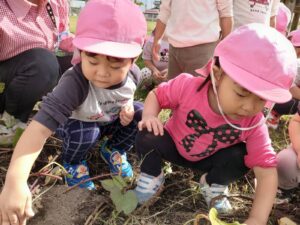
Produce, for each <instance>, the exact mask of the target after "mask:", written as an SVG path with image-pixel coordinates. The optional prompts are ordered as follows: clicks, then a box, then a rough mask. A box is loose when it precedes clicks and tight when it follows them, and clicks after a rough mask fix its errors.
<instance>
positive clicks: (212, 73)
mask: <svg viewBox="0 0 300 225" xmlns="http://www.w3.org/2000/svg"><path fill="white" fill-rule="evenodd" d="M210 77H211V83H212V86H213V91H214V94H215V96H216V99H217V105H218V109H219V111H220V113H221V115H222V117H223V119H224V120H225V121H226V123H227V124H229V125H230V126H231V127H233V128H235V129H238V130H241V131H247V130H252V129H254V128H256V127H258V126H261V125H262V124H264V123H265V122H266V120H267V118H268V117H269V115H270V113H271V111H272V109H273V107H274V103H273V104H272V106H271V107H270V108H269V112H268V114H267V116H266V117H265V118H264V119H263V120H262V121H260V122H258V123H257V124H255V125H253V126H251V127H238V126H236V125H234V124H233V123H231V122H230V121H229V120H228V119H227V117H226V116H225V114H224V112H223V110H222V107H221V104H220V101H219V96H218V92H217V88H216V80H215V75H214V72H213V69H211V71H210Z"/></svg>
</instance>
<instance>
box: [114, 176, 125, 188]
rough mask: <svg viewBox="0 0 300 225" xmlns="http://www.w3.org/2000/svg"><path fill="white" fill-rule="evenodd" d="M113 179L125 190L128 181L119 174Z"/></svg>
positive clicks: (117, 185)
mask: <svg viewBox="0 0 300 225" xmlns="http://www.w3.org/2000/svg"><path fill="white" fill-rule="evenodd" d="M112 179H113V182H114V184H115V185H116V187H118V188H119V189H120V190H123V189H124V188H125V187H126V186H127V184H126V182H125V181H124V178H123V177H121V176H119V175H118V176H113V177H112Z"/></svg>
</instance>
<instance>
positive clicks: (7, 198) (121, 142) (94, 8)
mask: <svg viewBox="0 0 300 225" xmlns="http://www.w3.org/2000/svg"><path fill="white" fill-rule="evenodd" d="M146 30H147V25H146V21H145V18H144V15H143V13H142V12H141V11H140V9H139V7H138V6H137V5H135V4H134V3H133V2H132V1H130V0H90V1H88V2H87V4H86V6H85V7H84V8H83V9H82V11H81V12H80V15H79V18H78V23H77V30H76V34H75V38H74V40H73V44H74V46H75V47H76V48H77V49H79V52H80V61H81V62H80V63H78V64H76V65H75V66H73V68H71V69H69V70H68V71H67V72H66V73H65V74H64V75H63V77H62V78H61V80H60V81H59V84H58V85H57V86H56V87H55V89H54V90H53V92H52V93H49V94H48V95H47V97H46V98H45V99H44V100H43V103H42V108H41V109H40V110H39V112H38V113H37V114H36V115H35V117H34V118H33V120H32V122H31V123H30V124H29V126H28V128H27V129H26V130H25V131H24V133H23V135H22V136H21V138H20V140H19V142H18V144H17V146H16V148H15V150H14V154H13V157H12V161H11V164H10V166H9V170H8V172H7V179H6V182H5V184H4V188H3V190H2V193H1V195H0V212H1V213H0V215H2V216H1V219H0V224H25V222H26V219H27V218H29V217H31V216H33V212H32V208H31V193H30V190H29V188H28V185H27V178H28V176H29V173H30V170H31V167H32V165H33V163H34V161H35V159H36V158H37V156H38V155H39V153H40V151H41V150H42V148H43V145H44V143H45V141H46V139H47V138H48V137H49V136H50V135H51V134H52V133H53V132H55V131H56V134H57V135H58V136H60V137H61V138H62V141H63V154H62V160H63V165H64V167H65V169H66V170H67V172H68V173H69V174H68V175H67V178H66V181H67V184H68V185H69V186H73V185H75V184H78V183H80V187H82V188H87V189H95V185H94V183H93V182H92V181H87V182H82V181H84V180H87V179H89V178H90V177H89V170H88V167H87V162H86V156H87V153H88V152H89V151H90V150H91V149H92V148H93V147H94V146H95V145H96V144H97V142H98V140H99V139H100V138H103V137H105V136H108V137H109V138H106V141H105V142H104V144H103V145H102V146H101V148H100V154H101V155H102V158H103V159H104V160H105V162H106V163H107V164H109V167H110V171H111V174H119V175H122V176H123V177H131V176H132V175H133V171H132V168H131V165H130V164H129V162H128V161H127V158H126V151H127V150H129V149H130V148H131V147H132V145H133V143H134V140H135V135H136V133H137V123H138V121H139V120H140V119H141V113H142V109H143V106H142V104H141V103H137V102H134V101H133V97H134V92H135V89H136V84H137V81H138V76H137V74H136V73H135V72H134V71H133V70H132V69H131V67H132V66H133V63H134V61H135V59H136V58H137V57H138V56H139V55H140V53H141V52H142V46H143V43H144V38H145V36H146Z"/></svg>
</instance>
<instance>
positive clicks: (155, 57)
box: [152, 42, 160, 61]
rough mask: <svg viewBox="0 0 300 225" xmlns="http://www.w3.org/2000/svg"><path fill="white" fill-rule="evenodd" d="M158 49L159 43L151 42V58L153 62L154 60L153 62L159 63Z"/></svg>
mask: <svg viewBox="0 0 300 225" xmlns="http://www.w3.org/2000/svg"><path fill="white" fill-rule="evenodd" d="M159 49H160V43H159V42H153V45H152V57H153V60H155V61H159V60H160V56H159Z"/></svg>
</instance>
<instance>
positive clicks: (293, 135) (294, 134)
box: [289, 113, 300, 167]
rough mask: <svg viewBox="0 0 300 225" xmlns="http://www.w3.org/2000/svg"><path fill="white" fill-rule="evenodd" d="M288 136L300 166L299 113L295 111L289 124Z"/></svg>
mask: <svg viewBox="0 0 300 225" xmlns="http://www.w3.org/2000/svg"><path fill="white" fill-rule="evenodd" d="M289 136H290V140H291V143H292V146H293V149H294V151H295V152H296V154H297V162H298V165H299V167H300V138H299V136H300V115H299V114H298V113H296V114H295V115H294V116H293V118H292V119H291V121H290V124H289Z"/></svg>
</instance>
